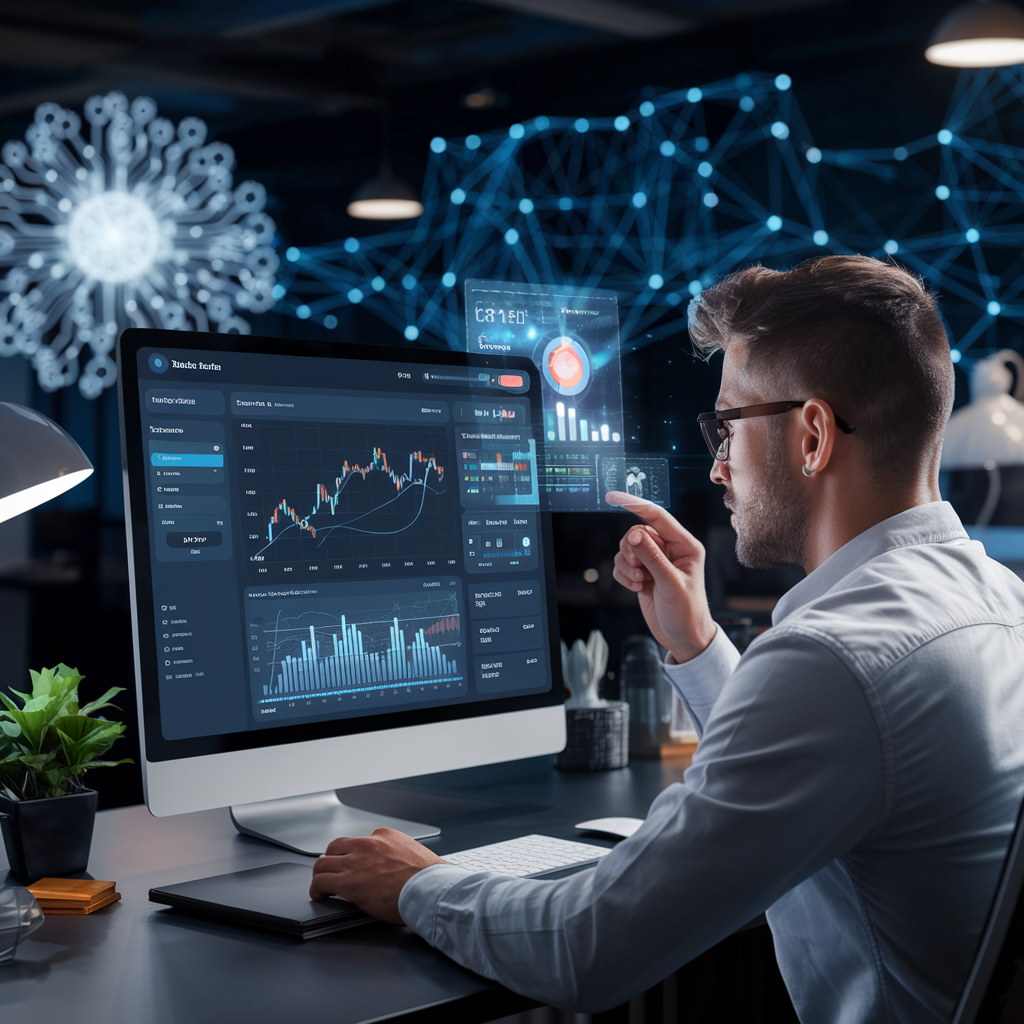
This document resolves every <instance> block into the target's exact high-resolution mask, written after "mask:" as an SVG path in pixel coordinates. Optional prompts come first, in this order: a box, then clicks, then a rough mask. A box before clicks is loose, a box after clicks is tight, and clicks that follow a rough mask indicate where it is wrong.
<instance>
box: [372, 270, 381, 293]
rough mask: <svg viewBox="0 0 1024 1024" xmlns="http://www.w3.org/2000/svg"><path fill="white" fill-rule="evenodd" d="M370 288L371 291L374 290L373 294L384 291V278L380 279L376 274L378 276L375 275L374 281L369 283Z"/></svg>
mask: <svg viewBox="0 0 1024 1024" xmlns="http://www.w3.org/2000/svg"><path fill="white" fill-rule="evenodd" d="M370 287H371V288H372V289H373V290H374V291H375V292H382V291H384V278H383V277H381V276H380V275H379V274H378V275H377V276H376V277H375V278H374V279H373V280H372V281H371V282H370Z"/></svg>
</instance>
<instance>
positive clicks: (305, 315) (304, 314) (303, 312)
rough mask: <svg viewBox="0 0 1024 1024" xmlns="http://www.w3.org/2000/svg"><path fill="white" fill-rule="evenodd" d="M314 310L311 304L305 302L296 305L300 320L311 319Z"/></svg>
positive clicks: (296, 313) (296, 312)
mask: <svg viewBox="0 0 1024 1024" xmlns="http://www.w3.org/2000/svg"><path fill="white" fill-rule="evenodd" d="M312 312H313V311H312V310H311V309H310V308H309V306H307V305H305V304H303V305H301V306H296V307H295V315H296V316H297V317H298V318H299V319H300V320H308V319H309V314H310V313H312Z"/></svg>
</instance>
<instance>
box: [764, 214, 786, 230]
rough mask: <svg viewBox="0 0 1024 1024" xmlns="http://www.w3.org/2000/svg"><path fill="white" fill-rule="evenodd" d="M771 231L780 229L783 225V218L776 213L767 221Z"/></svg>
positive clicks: (766, 223)
mask: <svg viewBox="0 0 1024 1024" xmlns="http://www.w3.org/2000/svg"><path fill="white" fill-rule="evenodd" d="M765 225H766V226H767V228H768V230H769V231H778V230H780V229H781V227H782V218H781V217H777V216H776V215H775V214H774V213H773V214H772V215H771V216H770V217H769V218H768V219H767V220H766V221H765Z"/></svg>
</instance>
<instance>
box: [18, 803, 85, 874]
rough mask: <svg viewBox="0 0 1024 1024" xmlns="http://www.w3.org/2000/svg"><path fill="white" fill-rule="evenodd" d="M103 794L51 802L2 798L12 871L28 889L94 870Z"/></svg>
mask: <svg viewBox="0 0 1024 1024" xmlns="http://www.w3.org/2000/svg"><path fill="white" fill-rule="evenodd" d="M98 799H99V794H98V793H97V792H96V790H94V789H85V790H82V791H81V792H80V793H70V794H68V795H67V796H55V797H51V798H50V799H49V800H8V799H7V798H6V797H2V796H0V814H4V815H6V817H4V818H0V829H2V831H3V834H4V846H5V847H6V848H7V860H8V862H9V863H10V865H11V871H12V872H13V873H14V874H15V875H17V877H18V878H19V879H21V881H23V882H25V883H26V884H27V885H31V884H32V883H33V882H37V881H38V880H39V879H40V878H54V877H56V878H60V877H62V876H64V875H77V874H78V873H79V872H81V871H85V869H86V868H87V867H88V866H89V848H90V847H91V846H92V827H93V825H94V824H95V822H96V803H97V801H98Z"/></svg>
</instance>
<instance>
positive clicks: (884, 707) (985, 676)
mask: <svg viewBox="0 0 1024 1024" xmlns="http://www.w3.org/2000/svg"><path fill="white" fill-rule="evenodd" d="M668 671H669V675H670V677H671V678H672V681H673V683H674V685H675V686H676V688H677V689H678V691H679V692H680V695H681V696H682V697H683V699H684V701H685V702H686V704H687V706H688V707H689V709H690V711H691V713H692V715H693V718H694V720H695V722H696V723H697V727H698V729H699V730H702V732H703V736H702V739H701V743H700V746H699V748H698V751H697V754H696V756H695V757H694V760H693V764H692V765H691V767H690V768H689V769H688V770H687V772H686V775H685V782H684V783H683V784H678V783H677V784H674V785H672V786H669V787H668V788H667V789H666V790H665V791H664V792H663V793H662V794H661V795H660V796H659V797H658V798H657V799H656V800H655V801H654V803H653V804H652V805H651V809H650V812H649V814H648V816H647V820H646V822H645V824H644V826H643V827H642V828H641V829H640V830H639V831H638V832H637V833H636V834H635V835H634V836H632V837H631V838H630V839H627V840H624V841H623V842H621V843H619V844H618V846H616V848H615V849H614V850H613V851H612V853H611V854H609V855H608V856H607V857H605V858H604V859H603V860H602V861H601V862H600V863H599V864H598V866H597V867H596V868H595V869H594V870H591V871H584V872H581V873H579V874H577V875H573V876H570V877H569V878H564V879H559V880H557V881H537V880H525V879H512V878H507V877H503V876H499V875H491V874H485V873H472V872H469V871H465V870H463V869H461V868H457V867H453V866H447V865H436V866H433V867H429V868H427V869H425V870H424V871H421V872H419V873H418V874H417V875H415V876H413V877H412V878H411V879H410V880H409V881H408V882H407V883H406V885H405V887H404V888H403V890H402V893H401V898H400V901H399V909H400V912H401V914H402V917H403V918H404V920H405V921H406V923H407V924H408V925H409V926H410V927H411V928H412V929H413V930H414V931H416V932H417V933H418V934H420V935H421V936H423V937H424V938H425V939H426V940H427V941H428V942H430V943H431V944H432V945H434V946H436V947H437V948H438V949H440V950H442V951H443V952H445V953H446V954H448V955H449V956H451V957H452V958H453V959H455V960H457V961H458V962H459V963H461V964H463V965H465V966H466V967H469V968H471V969H472V970H474V971H477V972H479V973H480V974H483V975H486V976H487V977H489V978H494V979H496V980H497V981H500V982H501V983H502V984H504V985H506V986H508V987H509V988H511V989H513V990H515V991H517V992H521V993H524V994H526V995H529V996H532V997H534V998H536V999H539V1000H542V1001H544V1002H546V1003H550V1004H552V1005H554V1006H560V1007H566V1008H573V1009H577V1010H584V1011H594V1010H599V1009H604V1008H606V1007H609V1006H614V1005H616V1004H618V1003H620V1002H623V1001H624V1000H625V999H627V998H628V997H629V996H631V995H633V994H635V993H637V992H639V991H642V990H643V989H645V988H648V987H650V986H652V985H654V984H656V983H657V982H658V981H659V980H661V979H662V978H664V977H666V976H667V975H668V974H670V973H671V972H672V971H674V970H676V969H677V968H679V967H680V966H682V965H683V964H684V963H686V962H687V961H688V960H690V959H692V958H693V957H694V956H696V955H698V954H699V953H700V952H702V951H703V950H705V949H707V948H708V947H710V946H711V945H713V944H714V943H716V942H718V941H719V940H720V939H722V938H724V937H725V936H727V935H729V934H730V933H731V932H733V931H734V930H736V929H737V928H739V927H741V926H742V925H743V924H745V923H746V922H747V921H749V920H751V919H752V918H754V917H756V916H757V915H758V914H760V913H761V912H763V911H767V916H768V923H769V925H770V926H771V929H772V933H773V937H774V941H775V948H776V954H777V956H778V960H779V966H780V968H781V970H782V974H783V977H784V978H785V981H786V985H787V988H788V989H789V993H790V995H791V997H792V999H793V1003H794V1005H795V1007H796V1010H797V1013H798V1014H799V1017H800V1019H801V1021H803V1022H805V1024H821V1022H835V1024H839V1022H842V1024H867V1022H872V1024H873V1022H876V1021H886V1022H893V1024H896V1022H899V1024H918V1022H921V1024H923V1022H929V1024H931V1022H938V1021H948V1020H949V1018H950V1017H951V1016H952V1012H953V1008H954V1006H955V1003H956V1000H957V998H958V997H959V994H960V991H961V989H962V987H963V983H964V981H965V979H966V975H967V970H968V967H969V964H970V961H971V957H972V955H973V952H974V949H975V946H976V944H977V941H978V937H979V935H980V932H981V928H982V925H983V922H984V920H985V916H986V914H987V912H988V908H989V904H990V903H991V900H992V896H993V894H994V891H995V886H996V881H997V878H998V875H999V871H1000V868H1001V865H1002V861H1003V858H1004V857H1005V854H1006V850H1007V846H1008V842H1009V837H1010V835H1011V833H1012V830H1013V825H1014V821H1015V819H1016V816H1017V811H1018V808H1019V806H1020V803H1021V799H1022V796H1024V583H1022V581H1021V580H1020V579H1018V578H1017V577H1016V576H1015V575H1014V574H1013V573H1011V572H1010V571H1009V570H1007V569H1006V568H1004V567H1003V566H1001V565H1000V564H998V563H996V562H994V561H992V560H991V559H989V558H988V557H987V556H986V555H985V551H984V548H983V547H982V545H981V544H979V543H977V542H976V541H971V540H969V539H968V537H967V535H966V533H965V532H964V529H963V527H962V526H961V525H960V521H959V519H958V518H957V516H956V513H955V512H954V511H953V509H952V507H951V506H949V505H948V504H946V503H945V502H936V503H934V504H929V505H922V506H919V507H917V508H913V509H910V510H908V511H906V512H903V513H901V514H900V515H897V516H894V517H893V518H891V519H888V520H886V521H884V522H882V523H879V524H878V525H876V526H874V527H872V528H871V529H870V530H867V531H866V532H864V533H862V534H861V535H860V536H858V537H856V538H854V540H852V541H850V543H848V544H846V545H845V546H844V547H843V548H841V549H840V550H839V551H837V552H836V553H835V554H833V555H832V556H831V557H830V558H829V559H828V560H827V561H826V562H824V563H823V564H822V565H821V566H820V567H819V568H817V569H816V570H815V571H814V572H812V573H811V574H810V575H809V576H807V578H806V579H804V580H802V581H801V582H800V583H799V584H797V586H795V587H794V588H793V589H792V590H790V591H789V593H788V594H786V595H785V597H783V599H782V600H781V601H780V602H779V604H778V606H777V607H776V609H775V613H774V615H773V628H772V629H770V630H769V631H768V632H767V633H765V634H764V635H763V636H761V637H758V638H757V639H756V640H755V641H754V642H753V643H752V644H751V645H750V647H749V648H748V650H747V651H746V653H745V654H744V655H743V657H742V658H740V656H739V654H738V653H737V651H736V649H735V648H734V647H733V645H732V644H731V643H730V642H729V640H728V639H727V638H726V637H725V636H724V634H723V633H722V632H721V631H719V632H718V634H717V635H716V637H715V639H714V640H713V641H712V643H711V645H710V646H709V647H708V649H707V650H706V651H705V652H704V653H703V654H701V655H700V656H699V657H697V658H695V659H694V660H693V661H690V662H688V663H686V664H684V665H679V666H673V667H670V668H669V670H668Z"/></svg>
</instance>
